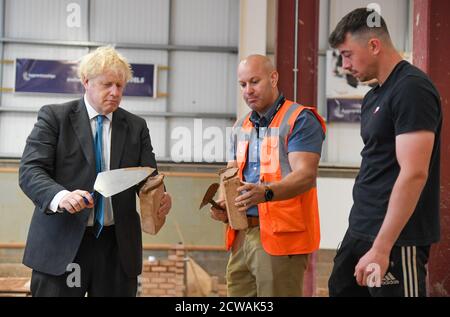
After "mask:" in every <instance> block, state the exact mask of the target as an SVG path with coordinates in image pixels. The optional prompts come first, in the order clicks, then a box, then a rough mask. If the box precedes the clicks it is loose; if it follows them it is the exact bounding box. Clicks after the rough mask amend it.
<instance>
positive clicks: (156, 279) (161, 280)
mask: <svg viewBox="0 0 450 317" xmlns="http://www.w3.org/2000/svg"><path fill="white" fill-rule="evenodd" d="M151 283H156V284H157V283H167V278H164V277H154V278H152V279H151Z"/></svg>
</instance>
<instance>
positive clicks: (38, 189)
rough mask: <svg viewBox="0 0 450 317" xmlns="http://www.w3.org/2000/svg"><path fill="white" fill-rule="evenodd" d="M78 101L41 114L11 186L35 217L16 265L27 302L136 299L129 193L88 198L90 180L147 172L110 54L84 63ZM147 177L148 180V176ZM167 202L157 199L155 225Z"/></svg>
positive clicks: (146, 154)
mask: <svg viewBox="0 0 450 317" xmlns="http://www.w3.org/2000/svg"><path fill="white" fill-rule="evenodd" d="M79 75H80V78H81V81H82V83H83V86H84V88H85V95H84V97H83V98H82V99H79V100H74V101H71V102H67V103H65V104H58V105H47V106H44V107H42V108H41V110H40V111H39V113H38V120H37V123H36V124H35V126H34V128H33V130H32V132H31V134H30V136H29V137H28V139H27V143H26V146H25V150H24V153H23V156H22V160H21V164H20V170H19V183H20V187H21V188H22V190H23V191H24V192H25V194H26V195H27V196H28V197H29V198H30V199H31V200H32V201H33V203H34V204H35V206H36V208H35V210H34V213H33V217H32V220H31V225H30V229H29V233H28V238H27V244H26V248H25V253H24V258H23V263H24V264H25V265H27V266H29V267H31V268H32V269H33V273H32V278H31V293H32V295H33V296H85V294H86V293H87V295H88V296H135V295H136V291H137V276H138V275H139V274H140V273H141V270H142V237H141V225H140V219H139V214H138V213H137V212H136V192H137V190H138V187H137V186H135V187H133V188H130V189H128V190H125V191H123V192H121V193H119V194H117V195H114V196H112V197H110V198H102V196H97V197H92V196H91V195H90V192H92V190H93V186H94V182H95V178H96V174H97V173H98V172H100V171H105V170H110V169H111V170H112V169H117V168H124V167H133V166H149V167H153V168H156V161H155V155H154V153H153V148H152V145H151V141H150V135H149V131H148V128H147V125H146V122H145V120H143V119H142V118H140V117H138V116H135V115H133V114H131V113H129V112H127V111H125V110H123V109H121V108H119V105H120V102H121V98H122V92H123V90H124V88H125V86H126V83H127V81H128V80H129V79H130V78H131V68H130V65H129V64H128V62H127V61H126V59H125V58H124V57H123V56H121V55H120V54H119V53H118V52H117V51H115V50H114V49H113V48H111V47H100V48H98V49H97V50H95V51H93V52H91V53H90V54H87V55H86V56H84V57H83V59H82V60H81V63H80V67H79ZM155 173H156V172H155ZM171 204H172V200H171V197H170V195H169V194H168V193H165V194H164V197H163V199H162V202H161V206H160V209H159V216H160V217H165V216H166V215H167V213H168V212H169V210H170V208H171Z"/></svg>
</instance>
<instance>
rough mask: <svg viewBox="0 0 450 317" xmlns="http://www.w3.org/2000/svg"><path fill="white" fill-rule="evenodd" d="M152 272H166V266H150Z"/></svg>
mask: <svg viewBox="0 0 450 317" xmlns="http://www.w3.org/2000/svg"><path fill="white" fill-rule="evenodd" d="M152 272H167V268H166V267H164V266H154V267H152Z"/></svg>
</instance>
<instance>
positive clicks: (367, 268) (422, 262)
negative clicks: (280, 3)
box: [329, 8, 442, 296]
mask: <svg viewBox="0 0 450 317" xmlns="http://www.w3.org/2000/svg"><path fill="white" fill-rule="evenodd" d="M329 42H330V45H331V46H332V47H334V48H337V49H338V50H339V51H340V53H341V54H342V57H343V68H344V69H346V70H347V71H349V72H350V73H351V74H352V75H353V76H355V77H356V78H358V79H359V80H360V81H367V80H371V79H373V78H376V79H377V80H378V83H379V84H378V85H377V86H376V87H374V88H373V89H372V90H371V91H370V92H369V93H367V95H366V96H365V98H364V100H363V103H362V111H361V137H362V139H363V141H364V149H363V150H362V152H361V156H362V163H361V169H360V172H359V174H358V176H357V178H356V181H355V186H354V188H353V200H354V204H353V207H352V209H351V212H350V217H349V228H348V230H347V232H346V234H345V237H344V239H343V241H342V243H341V246H340V248H339V250H338V252H337V255H336V257H335V260H334V267H333V272H332V274H331V277H330V280H329V292H330V296H426V274H427V272H426V264H427V262H428V256H429V250H430V245H431V244H432V243H435V242H437V241H438V240H439V144H440V133H441V125H442V113H441V107H440V97H439V93H438V92H437V90H436V88H435V86H434V85H433V83H432V82H431V80H430V79H429V78H428V77H427V75H425V74H424V73H423V72H422V71H420V70H419V69H418V68H416V67H414V66H412V65H411V64H409V63H408V62H406V61H403V60H402V57H401V56H400V55H399V53H398V52H397V51H396V50H395V48H394V46H393V44H392V42H391V39H390V36H389V32H388V30H387V27H386V23H385V22H384V20H383V18H382V17H381V16H380V15H378V13H377V12H374V11H370V10H368V9H366V8H361V9H356V10H354V11H352V12H350V13H349V14H347V15H346V16H345V17H344V18H343V19H342V20H341V21H340V22H339V24H338V25H337V27H336V29H335V30H334V31H333V33H332V34H331V35H330V38H329Z"/></svg>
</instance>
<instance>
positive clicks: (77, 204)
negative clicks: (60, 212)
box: [58, 189, 94, 214]
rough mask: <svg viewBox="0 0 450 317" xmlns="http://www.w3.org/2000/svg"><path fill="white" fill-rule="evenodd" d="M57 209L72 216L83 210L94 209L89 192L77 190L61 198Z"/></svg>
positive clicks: (92, 199)
mask: <svg viewBox="0 0 450 317" xmlns="http://www.w3.org/2000/svg"><path fill="white" fill-rule="evenodd" d="M83 197H84V198H86V199H87V200H88V202H89V203H88V204H86V202H85V201H84V199H83ZM58 207H59V208H60V209H65V210H67V211H68V212H69V213H71V214H74V213H77V212H80V211H81V210H83V209H85V208H94V198H93V197H92V196H91V194H90V193H89V192H87V191H85V190H79V189H77V190H74V191H73V192H70V193H68V194H67V195H65V196H63V198H62V199H61V201H60V202H59V205H58Z"/></svg>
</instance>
